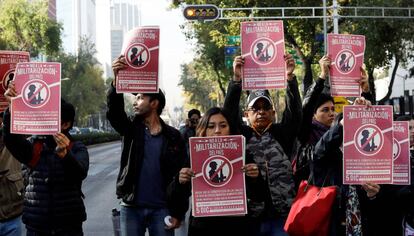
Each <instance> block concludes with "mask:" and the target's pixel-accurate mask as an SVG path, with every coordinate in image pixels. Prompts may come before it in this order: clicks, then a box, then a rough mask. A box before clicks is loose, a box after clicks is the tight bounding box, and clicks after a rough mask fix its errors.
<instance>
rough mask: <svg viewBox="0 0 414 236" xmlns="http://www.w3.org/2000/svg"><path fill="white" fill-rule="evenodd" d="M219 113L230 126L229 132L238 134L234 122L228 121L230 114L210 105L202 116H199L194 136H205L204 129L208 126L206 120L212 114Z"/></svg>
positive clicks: (207, 120)
mask: <svg viewBox="0 0 414 236" xmlns="http://www.w3.org/2000/svg"><path fill="white" fill-rule="evenodd" d="M217 114H221V115H223V116H224V118H225V119H226V120H227V123H228V124H229V127H230V134H238V133H239V132H238V130H237V127H236V125H235V124H233V123H232V122H230V115H229V114H228V112H227V111H226V110H224V109H222V108H220V107H212V108H210V109H208V110H207V112H206V113H205V114H204V116H203V117H202V118H201V120H200V122H199V123H198V125H197V128H196V136H198V137H205V136H206V130H207V127H208V122H209V121H210V118H211V117H212V116H213V115H217Z"/></svg>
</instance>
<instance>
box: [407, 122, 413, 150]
mask: <svg viewBox="0 0 414 236" xmlns="http://www.w3.org/2000/svg"><path fill="white" fill-rule="evenodd" d="M408 125H409V131H410V147H412V146H414V120H410V123H409V124H408Z"/></svg>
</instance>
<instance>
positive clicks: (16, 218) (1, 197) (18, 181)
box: [0, 112, 24, 236]
mask: <svg viewBox="0 0 414 236" xmlns="http://www.w3.org/2000/svg"><path fill="white" fill-rule="evenodd" d="M3 115H4V113H3V112H1V113H0V126H1V129H3ZM23 194H24V185H23V176H22V167H21V164H20V162H19V161H18V160H16V159H15V158H14V157H13V156H12V154H11V153H10V152H9V150H8V149H7V148H6V147H5V146H4V143H3V131H2V130H1V131H0V236H20V235H21V234H22V219H21V215H22V212H23Z"/></svg>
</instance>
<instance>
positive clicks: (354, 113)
mask: <svg viewBox="0 0 414 236" xmlns="http://www.w3.org/2000/svg"><path fill="white" fill-rule="evenodd" d="M392 121H393V118H392V107H391V106H371V107H366V106H345V107H344V129H343V130H344V145H343V151H344V157H343V173H344V174H343V177H344V179H343V182H344V184H361V183H364V182H374V183H377V184H391V183H392V172H393V158H392V140H393V132H392V128H393V127H392Z"/></svg>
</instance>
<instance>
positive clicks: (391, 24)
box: [183, 0, 414, 95]
mask: <svg viewBox="0 0 414 236" xmlns="http://www.w3.org/2000/svg"><path fill="white" fill-rule="evenodd" d="M327 2H328V3H327V5H328V6H329V5H332V2H331V1H327ZM338 2H339V3H340V4H341V5H342V6H385V7H391V6H392V7H408V6H410V4H411V7H412V1H407V0H396V1H391V2H388V5H384V4H386V3H384V1H383V0H368V1H359V0H342V1H338ZM186 3H187V4H206V3H209V4H215V5H217V6H219V7H220V8H232V7H237V8H254V7H306V6H308V7H309V6H313V7H317V6H321V5H322V2H321V1H320V0H297V1H282V0H276V1H275V0H261V1H259V0H242V1H238V2H237V5H235V2H234V1H230V0H222V1H219V0H210V1H205V0H192V1H190V0H188V1H186ZM254 11H255V15H257V16H262V17H263V16H275V15H276V14H278V12H275V11H274V10H254ZM329 11H330V10H329ZM347 11H348V10H340V12H339V14H345V13H347ZM367 11H368V12H360V14H361V13H362V14H366V15H373V13H372V12H369V11H370V10H367ZM311 12H312V10H309V11H307V12H306V11H305V12H303V11H302V12H301V11H299V10H296V9H294V8H292V9H290V10H286V11H285V14H286V15H294V16H301V15H304V14H306V15H309V14H311ZM224 14H226V16H243V17H246V16H249V15H250V14H251V12H250V11H247V10H239V11H231V12H225V13H224ZM315 14H317V15H322V10H316V12H315ZM329 14H331V12H328V15H329ZM244 21H246V20H244ZM328 23H329V24H328V25H332V24H331V23H332V22H331V20H330V19H329V20H328ZM284 26H285V42H286V46H287V48H292V49H294V50H296V52H297V55H298V56H299V57H300V58H301V60H302V61H303V67H302V69H303V70H304V73H303V75H304V76H303V85H304V86H303V87H304V91H306V90H307V88H308V87H309V86H310V85H311V84H312V83H313V79H314V78H315V77H314V76H313V75H314V74H315V72H316V71H317V70H318V66H317V63H318V60H319V58H320V57H321V56H322V55H323V54H324V52H323V42H321V41H317V40H316V36H317V35H318V34H322V33H323V21H322V19H289V20H284ZM413 27H414V24H412V21H410V20H404V19H402V20H390V19H353V18H340V19H339V29H340V31H339V33H349V34H362V35H365V36H366V45H367V47H366V51H365V62H366V64H367V66H368V72H369V75H370V84H371V88H374V83H373V80H374V78H373V71H374V68H376V67H381V66H384V65H388V64H389V63H390V60H391V59H392V58H393V57H395V58H396V61H397V62H398V63H397V67H398V64H399V63H400V62H401V63H405V62H406V61H407V60H408V59H409V58H412V57H413V53H412V52H413V50H412V48H413V41H414V40H413V37H414V30H413ZM183 29H184V32H185V34H186V36H187V37H188V38H195V39H197V42H198V44H199V47H198V48H199V55H200V59H202V60H203V63H205V64H210V65H213V68H214V69H217V70H218V72H217V74H218V75H220V74H221V75H223V77H217V78H223V79H222V80H217V78H216V81H217V82H220V83H221V84H222V86H220V88H221V87H225V86H224V85H225V83H226V82H227V78H230V71H229V70H226V69H225V68H224V56H223V49H224V45H225V41H226V40H225V37H226V36H227V35H239V33H240V20H216V21H214V22H205V23H204V22H193V23H188V24H186V25H184V26H183ZM332 31H333V28H332V27H329V28H328V33H329V32H332ZM315 65H316V66H315ZM200 69H202V70H205V69H206V68H205V67H202V68H200ZM211 73H213V71H212V72H211ZM394 74H395V73H393V74H392V75H394ZM393 78H394V76H392V81H393ZM299 79H300V78H299ZM220 83H219V84H220ZM390 86H391V88H390V89H389V91H390V93H391V91H392V84H391V85H390ZM373 92H374V93H375V91H373ZM222 93H223V94H224V92H222ZM374 95H375V94H374Z"/></svg>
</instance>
